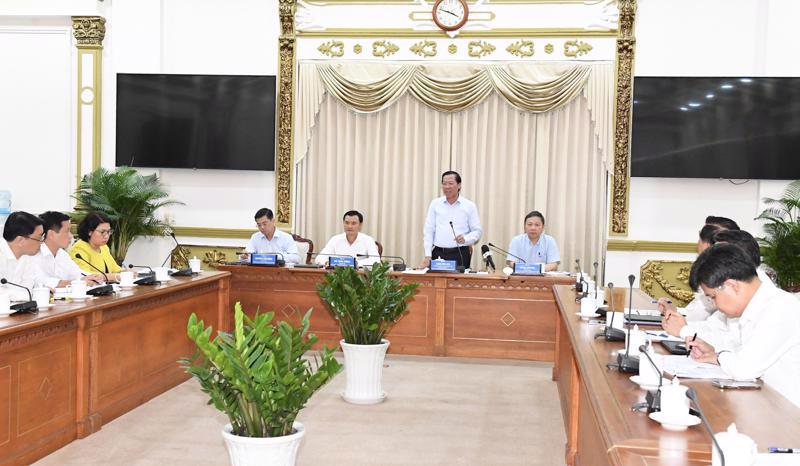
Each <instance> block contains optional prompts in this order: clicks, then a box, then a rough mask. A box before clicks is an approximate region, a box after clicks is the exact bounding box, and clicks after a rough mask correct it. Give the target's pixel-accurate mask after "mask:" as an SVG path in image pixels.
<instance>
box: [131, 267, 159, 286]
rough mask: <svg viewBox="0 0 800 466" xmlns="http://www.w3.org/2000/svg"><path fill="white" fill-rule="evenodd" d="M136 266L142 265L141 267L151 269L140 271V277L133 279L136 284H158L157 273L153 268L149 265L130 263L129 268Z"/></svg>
mask: <svg viewBox="0 0 800 466" xmlns="http://www.w3.org/2000/svg"><path fill="white" fill-rule="evenodd" d="M134 267H141V268H147V269H150V271H149V272H147V273H140V274H139V278H138V279H136V280H134V281H133V283H134V284H135V285H155V284H156V273H155V272H154V271H153V269H152V268H151V267H150V266H149V265H133V264H128V268H129V269H132V268H134Z"/></svg>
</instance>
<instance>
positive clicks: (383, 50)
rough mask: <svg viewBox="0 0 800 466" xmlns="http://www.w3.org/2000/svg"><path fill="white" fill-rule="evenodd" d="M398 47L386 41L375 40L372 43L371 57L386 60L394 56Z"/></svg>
mask: <svg viewBox="0 0 800 466" xmlns="http://www.w3.org/2000/svg"><path fill="white" fill-rule="evenodd" d="M399 50H400V47H398V46H397V44H394V43H392V42H389V41H388V40H376V41H375V42H373V43H372V55H373V56H375V57H379V58H386V57H388V56H390V55H394V54H395V53H397V51H399Z"/></svg>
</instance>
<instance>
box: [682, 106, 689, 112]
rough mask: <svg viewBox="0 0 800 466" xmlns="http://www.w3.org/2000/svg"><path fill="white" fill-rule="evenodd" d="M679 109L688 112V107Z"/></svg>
mask: <svg viewBox="0 0 800 466" xmlns="http://www.w3.org/2000/svg"><path fill="white" fill-rule="evenodd" d="M681 110H682V111H684V112H688V111H689V107H681Z"/></svg>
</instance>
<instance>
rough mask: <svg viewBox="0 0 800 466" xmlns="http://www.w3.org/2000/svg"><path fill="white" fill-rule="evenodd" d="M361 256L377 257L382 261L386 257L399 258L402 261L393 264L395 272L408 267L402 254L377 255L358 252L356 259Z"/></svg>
mask: <svg viewBox="0 0 800 466" xmlns="http://www.w3.org/2000/svg"><path fill="white" fill-rule="evenodd" d="M359 257H377V258H380V259H381V262H385V261H384V260H383V258H384V257H386V258H389V259H397V260H399V261H400V263H399V264H397V263H394V264H392V270H394V271H395V272H402V271H403V270H405V269H406V260H405V259H403V258H402V257H400V256H382V255H377V256H376V255H375V254H356V259H358V258H359Z"/></svg>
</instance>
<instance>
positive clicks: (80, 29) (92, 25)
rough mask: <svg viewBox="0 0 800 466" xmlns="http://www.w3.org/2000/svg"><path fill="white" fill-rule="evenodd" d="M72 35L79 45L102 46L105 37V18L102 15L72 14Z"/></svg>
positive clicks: (79, 46)
mask: <svg viewBox="0 0 800 466" xmlns="http://www.w3.org/2000/svg"><path fill="white" fill-rule="evenodd" d="M72 35H73V36H75V40H77V41H78V44H77V46H78V48H81V47H102V46H103V39H104V38H105V37H106V19H105V18H103V17H102V16H73V17H72Z"/></svg>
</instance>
